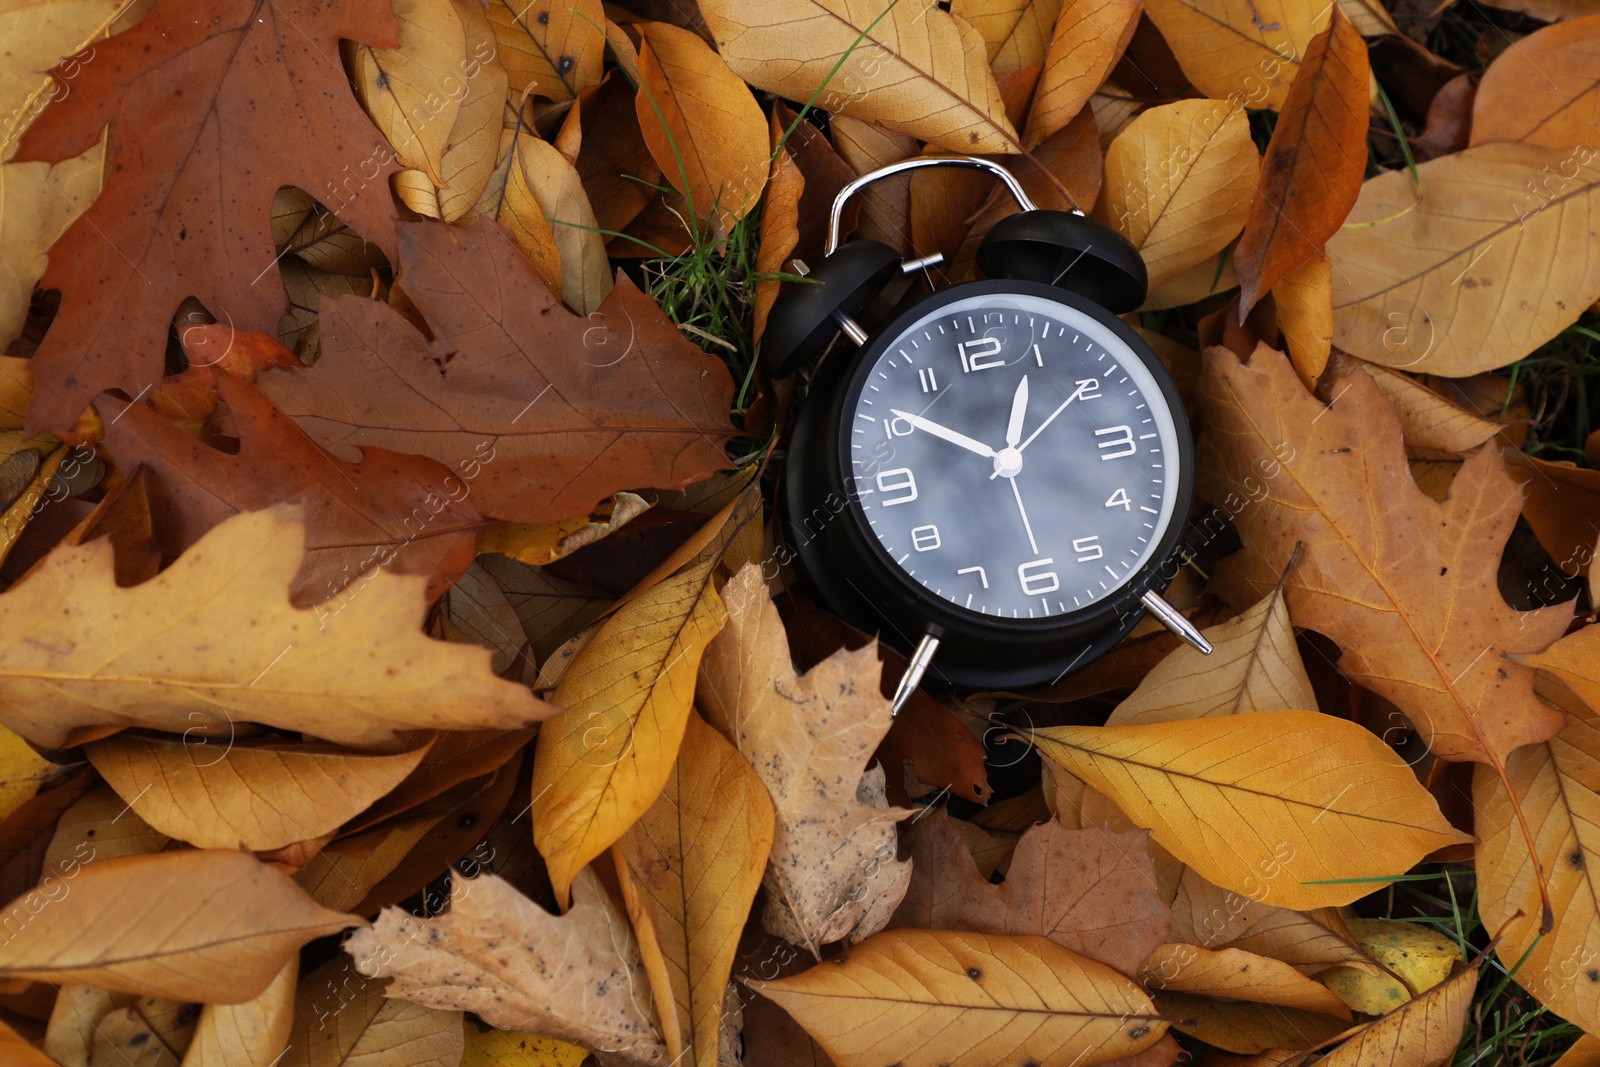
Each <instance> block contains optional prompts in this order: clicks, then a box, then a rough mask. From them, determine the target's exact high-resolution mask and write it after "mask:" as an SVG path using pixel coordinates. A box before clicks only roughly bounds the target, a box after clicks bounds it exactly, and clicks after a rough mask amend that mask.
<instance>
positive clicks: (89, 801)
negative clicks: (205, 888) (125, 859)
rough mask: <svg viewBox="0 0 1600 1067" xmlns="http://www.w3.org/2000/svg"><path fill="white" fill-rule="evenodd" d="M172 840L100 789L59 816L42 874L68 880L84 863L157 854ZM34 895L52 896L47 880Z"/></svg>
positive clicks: (111, 792)
mask: <svg viewBox="0 0 1600 1067" xmlns="http://www.w3.org/2000/svg"><path fill="white" fill-rule="evenodd" d="M171 840H172V839H171V838H170V837H168V836H167V835H166V834H163V833H161V832H160V831H158V830H155V829H152V828H151V826H150V824H149V823H147V822H145V821H144V820H143V819H141V818H139V815H138V813H137V812H135V811H133V810H132V809H131V808H129V807H128V803H127V801H125V800H123V799H122V798H121V797H119V796H117V794H116V791H115V790H113V789H112V788H111V787H110V786H107V785H99V786H96V787H95V788H93V789H91V790H90V791H89V792H88V793H86V794H84V796H83V797H82V798H80V799H79V800H78V801H77V802H75V803H74V804H73V805H72V806H71V807H69V808H68V809H67V810H66V811H64V812H62V813H61V818H60V819H59V820H58V821H57V822H56V830H55V835H54V836H53V837H51V839H50V845H49V847H48V848H47V849H45V854H44V873H45V875H46V876H54V877H56V878H59V879H67V878H70V877H73V876H74V875H73V872H74V871H76V870H77V869H78V868H79V867H80V866H81V865H83V864H85V863H92V862H94V861H95V860H109V859H117V858H119V857H122V856H143V855H145V854H147V853H151V852H160V851H161V850H162V849H164V848H166V847H167V843H168V842H169V841H171ZM36 892H40V893H45V894H48V893H50V892H51V887H50V885H49V881H48V877H47V878H46V879H45V880H42V881H41V882H40V884H39V889H38V890H36Z"/></svg>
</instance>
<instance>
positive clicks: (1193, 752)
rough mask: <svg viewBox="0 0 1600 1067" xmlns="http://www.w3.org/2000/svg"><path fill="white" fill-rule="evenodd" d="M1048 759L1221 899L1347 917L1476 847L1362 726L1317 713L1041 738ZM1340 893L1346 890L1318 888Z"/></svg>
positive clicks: (1050, 733)
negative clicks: (1402, 874) (1458, 846)
mask: <svg viewBox="0 0 1600 1067" xmlns="http://www.w3.org/2000/svg"><path fill="white" fill-rule="evenodd" d="M1032 736H1033V739H1034V741H1035V742H1036V743H1037V744H1038V745H1039V750H1040V752H1041V753H1042V754H1043V755H1045V756H1048V757H1049V758H1050V759H1052V760H1054V761H1055V762H1056V763H1058V764H1060V765H1061V766H1062V768H1064V769H1065V770H1066V771H1068V772H1069V773H1071V774H1073V775H1075V776H1077V777H1078V778H1081V779H1083V780H1084V781H1085V782H1087V783H1088V784H1089V785H1091V786H1093V787H1094V788H1095V789H1098V790H1099V791H1100V792H1102V793H1104V794H1106V795H1107V796H1109V797H1110V798H1111V799H1112V800H1113V801H1115V802H1116V804H1117V807H1119V808H1121V809H1122V811H1123V812H1124V813H1125V814H1126V815H1127V816H1128V818H1129V819H1131V820H1133V822H1134V824H1135V825H1137V826H1147V827H1149V828H1150V830H1151V833H1152V835H1153V836H1154V837H1155V840H1156V842H1157V843H1158V844H1160V845H1161V846H1162V847H1163V848H1165V849H1166V850H1167V851H1169V852H1171V853H1172V854H1173V855H1174V856H1176V857H1177V858H1178V859H1180V860H1182V861H1183V862H1184V863H1186V864H1188V865H1189V866H1191V867H1193V868H1194V869H1195V870H1196V871H1198V872H1199V873H1200V874H1201V875H1203V876H1204V877H1206V878H1207V879H1209V880H1211V881H1212V882H1215V883H1216V884H1217V885H1219V886H1223V887H1224V888H1227V889H1232V890H1233V891H1235V892H1238V893H1245V894H1248V895H1249V896H1251V897H1252V898H1254V899H1259V900H1270V901H1272V902H1273V903H1274V904H1278V905H1281V906H1283V907H1289V908H1316V907H1322V906H1324V905H1332V904H1348V903H1349V902H1351V901H1353V900H1355V899H1357V898H1358V897H1362V896H1365V895H1366V894H1367V893H1368V892H1370V891H1371V887H1370V886H1369V885H1367V884H1365V883H1362V882H1360V881H1359V880H1360V879H1363V878H1368V879H1375V878H1381V877H1383V876H1384V875H1389V874H1394V873H1395V872H1396V871H1405V870H1408V869H1410V867H1411V865H1412V864H1414V863H1416V862H1417V861H1418V860H1420V859H1421V858H1422V857H1423V856H1426V855H1427V854H1428V853H1429V852H1432V851H1433V850H1434V849H1436V848H1442V847H1443V846H1445V845H1448V844H1453V843H1455V842H1457V841H1461V840H1464V839H1465V838H1464V835H1462V834H1460V833H1458V832H1457V831H1455V830H1454V829H1452V828H1451V826H1450V824H1449V823H1448V822H1446V821H1445V819H1444V816H1443V815H1441V814H1439V806H1438V804H1437V803H1436V802H1435V801H1434V799H1433V797H1432V796H1431V795H1429V793H1428V791H1427V790H1425V789H1423V788H1422V786H1421V784H1419V783H1418V782H1417V779H1416V776H1415V775H1414V774H1412V773H1411V768H1410V767H1408V766H1406V764H1405V762H1404V761H1403V760H1401V759H1400V757H1399V756H1398V755H1396V754H1395V752H1394V750H1393V749H1391V748H1389V747H1388V746H1387V745H1385V744H1384V743H1383V742H1382V741H1380V740H1379V739H1378V738H1377V736H1376V735H1374V734H1372V733H1371V732H1369V731H1368V730H1366V729H1365V728H1364V727H1361V726H1358V725H1356V724H1355V723H1352V722H1350V721H1348V720H1345V719H1336V718H1333V717H1332V716H1329V715H1322V714H1319V713H1317V712H1307V711H1255V712H1246V713H1243V714H1239V715H1224V716H1220V717H1213V718H1205V719H1185V720H1180V721H1176V722H1162V723H1152V724H1150V725H1145V726H1104V727H1096V726H1056V727H1051V728H1049V729H1044V730H1035V731H1034V732H1033V735H1032ZM1333 881H1341V882H1342V883H1343V884H1321V885H1313V884H1310V883H1316V882H1322V883H1327V882H1333Z"/></svg>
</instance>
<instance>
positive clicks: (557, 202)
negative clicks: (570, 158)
mask: <svg viewBox="0 0 1600 1067" xmlns="http://www.w3.org/2000/svg"><path fill="white" fill-rule="evenodd" d="M511 168H512V178H511V181H510V183H509V187H508V193H509V192H510V190H511V189H513V188H514V189H517V190H519V191H523V190H525V191H526V195H525V196H524V195H519V196H516V197H512V196H510V195H508V196H507V198H506V205H507V208H508V209H510V210H511V211H512V213H513V216H514V217H517V218H519V219H525V218H526V215H527V212H528V208H529V207H531V208H532V209H533V210H535V211H537V212H539V213H540V215H541V216H542V221H543V222H544V223H545V224H546V225H547V226H548V227H549V230H550V234H551V239H552V240H553V241H554V242H555V249H556V254H557V257H558V258H559V260H560V263H561V273H560V275H559V282H560V284H559V285H558V286H554V287H553V288H555V289H556V291H557V292H559V293H560V294H561V299H562V300H564V301H565V302H566V303H567V305H568V306H570V307H571V308H572V310H574V311H576V312H577V313H578V314H580V315H590V314H592V313H593V312H595V311H596V310H598V309H599V307H600V305H601V303H602V302H604V300H605V298H606V296H607V295H608V294H610V292H611V286H612V282H611V264H610V263H609V262H608V261H607V260H606V245H605V236H604V235H603V234H601V233H600V223H599V222H598V221H597V220H596V219H595V214H594V208H592V207H590V206H589V197H588V194H586V193H585V192H584V190H583V183H582V182H581V180H580V179H579V177H578V172H577V171H575V170H574V169H573V168H572V164H571V163H568V162H567V160H566V158H565V157H564V156H562V154H561V153H560V152H559V151H558V150H557V149H556V146H555V145H553V144H551V143H550V142H548V141H541V140H539V139H538V138H537V137H518V138H517V145H516V150H515V154H514V156H513V158H512V161H511ZM529 197H531V198H532V203H531V205H530V204H529V203H528V198H529ZM520 243H521V242H519V244H520Z"/></svg>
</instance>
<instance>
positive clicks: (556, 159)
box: [506, 94, 748, 315]
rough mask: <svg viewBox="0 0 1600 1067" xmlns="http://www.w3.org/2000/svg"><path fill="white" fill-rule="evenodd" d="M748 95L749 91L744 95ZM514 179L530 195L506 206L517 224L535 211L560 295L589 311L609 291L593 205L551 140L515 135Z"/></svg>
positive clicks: (606, 262) (583, 311)
mask: <svg viewBox="0 0 1600 1067" xmlns="http://www.w3.org/2000/svg"><path fill="white" fill-rule="evenodd" d="M747 95H748V94H747ZM511 167H512V172H513V178H512V181H513V182H520V183H521V188H522V189H525V190H526V191H527V194H528V195H530V196H531V197H532V198H533V202H532V204H531V205H530V204H528V203H527V202H526V199H525V197H523V196H521V195H518V196H515V197H513V196H510V195H508V196H507V197H506V207H507V209H508V210H509V211H511V212H512V213H513V214H514V215H516V216H518V217H519V218H518V221H519V223H524V222H525V221H526V220H525V218H523V217H522V216H524V215H525V212H526V211H527V209H528V208H529V207H532V208H533V209H534V210H536V211H538V212H539V213H540V214H541V215H542V217H543V219H544V221H545V223H546V224H547V225H548V226H549V227H550V233H551V236H552V238H553V239H554V241H555V247H556V253H557V255H558V257H559V259H560V261H561V279H560V285H559V286H556V287H555V290H556V292H558V293H560V294H561V299H562V300H564V301H566V303H567V304H568V305H569V306H570V307H571V308H572V309H573V310H574V311H576V312H578V313H579V314H580V315H588V314H591V313H592V312H594V310H595V309H596V308H598V307H599V306H600V301H602V300H604V299H605V296H606V294H607V293H609V292H611V285H612V281H611V264H610V261H609V260H607V259H606V244H605V235H603V234H602V233H600V231H599V225H600V224H599V223H598V222H596V221H595V217H594V208H592V207H590V206H589V197H588V194H586V193H585V192H584V191H583V183H582V182H580V181H579V180H578V172H577V171H575V170H573V169H572V164H571V163H568V162H567V160H566V157H564V156H563V155H562V154H561V153H560V152H559V151H557V150H556V147H555V145H553V144H551V143H550V142H548V141H541V140H539V139H538V138H537V137H519V138H517V147H516V155H515V158H514V159H513V160H512V163H511Z"/></svg>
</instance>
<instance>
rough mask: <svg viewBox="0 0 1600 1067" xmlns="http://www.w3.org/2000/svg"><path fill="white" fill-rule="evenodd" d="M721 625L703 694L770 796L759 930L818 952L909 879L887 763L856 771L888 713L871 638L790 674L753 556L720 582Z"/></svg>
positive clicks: (892, 900) (856, 933) (882, 917)
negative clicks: (724, 611) (724, 613)
mask: <svg viewBox="0 0 1600 1067" xmlns="http://www.w3.org/2000/svg"><path fill="white" fill-rule="evenodd" d="M723 596H724V597H725V598H726V600H727V603H728V626H727V629H726V630H724V631H723V632H722V633H721V634H719V635H718V636H717V639H716V640H715V641H713V642H711V647H710V648H708V649H707V650H706V658H705V664H704V669H703V670H702V671H701V673H700V684H699V689H698V694H697V695H698V703H699V706H700V708H701V710H702V711H703V712H704V713H705V715H706V718H707V719H708V720H710V722H711V724H712V725H713V726H715V727H717V729H719V730H721V731H722V733H723V736H725V737H727V738H728V739H729V740H730V741H732V742H733V743H734V745H735V746H737V747H738V749H739V751H740V752H741V753H743V754H744V758H745V759H746V760H747V761H748V762H749V764H750V766H752V767H754V768H755V771H756V773H757V774H758V775H760V776H761V780H762V781H763V782H765V783H766V786H767V790H768V791H769V792H770V793H771V794H772V802H773V807H774V809H775V810H776V813H777V833H776V835H775V838H774V841H773V845H772V856H771V859H770V861H769V862H768V865H767V873H766V878H765V882H766V886H767V905H766V912H765V915H764V921H765V924H766V928H767V930H768V931H769V932H770V933H774V934H777V935H778V936H779V937H782V938H784V939H785V940H788V941H791V942H794V943H795V944H799V945H804V946H806V947H807V948H808V949H810V950H811V952H813V953H818V952H820V951H821V949H822V947H823V946H824V945H828V944H832V943H833V942H836V941H847V942H851V943H853V942H856V941H860V940H861V939H862V938H865V937H867V936H868V935H870V934H873V933H875V932H877V931H878V930H881V929H883V927H884V925H885V924H886V923H887V922H888V921H889V918H890V916H891V915H892V914H893V913H894V909H895V907H896V906H898V905H899V903H900V900H901V898H902V897H903V896H904V895H905V892H906V888H907V886H908V885H909V883H910V878H911V865H910V864H909V863H907V862H904V861H901V860H898V859H896V858H895V853H896V850H897V848H898V842H899V837H898V834H897V832H896V825H897V824H898V823H899V821H900V820H901V819H904V818H906V817H907V816H909V815H910V814H911V812H910V811H909V810H906V809H903V808H890V807H888V805H887V802H886V801H885V799H884V797H883V789H884V787H883V780H884V779H883V772H882V770H881V769H876V768H875V769H874V770H873V771H871V772H868V773H866V774H863V771H864V770H865V769H866V767H867V765H868V764H869V763H870V762H871V760H872V754H873V752H874V751H875V750H876V749H877V747H878V744H879V743H880V742H881V741H882V740H883V737H884V735H885V734H887V733H888V732H889V727H890V725H891V724H892V722H893V718H892V716H891V715H890V713H889V702H888V701H887V700H886V699H884V697H883V694H882V692H881V690H880V689H879V674H880V671H881V669H882V668H881V664H880V663H879V661H878V654H877V651H876V649H875V648H874V647H872V646H871V645H869V646H867V647H865V648H862V649H858V650H855V651H839V652H835V653H834V654H833V655H832V656H829V657H828V658H827V659H825V660H823V661H822V662H821V663H819V664H817V666H815V667H813V668H812V669H811V670H810V671H808V672H806V674H805V675H804V676H799V675H796V673H795V669H794V664H793V662H792V661H791V660H790V658H789V641H788V637H787V636H786V635H785V633H784V629H783V623H782V621H781V620H780V619H779V617H778V609H777V608H776V607H775V606H774V605H773V603H772V599H771V597H770V596H769V595H768V594H767V589H766V584H765V583H764V582H763V581H762V578H761V568H760V567H758V566H756V565H754V564H751V565H749V566H746V567H745V568H744V569H742V570H741V571H740V572H739V573H738V574H736V575H735V576H734V577H733V578H732V579H731V580H730V581H729V582H728V584H727V585H726V586H724V587H723Z"/></svg>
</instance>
